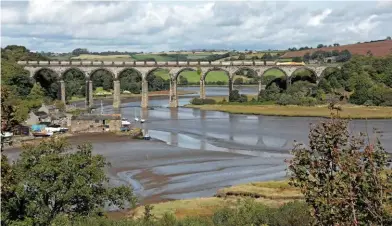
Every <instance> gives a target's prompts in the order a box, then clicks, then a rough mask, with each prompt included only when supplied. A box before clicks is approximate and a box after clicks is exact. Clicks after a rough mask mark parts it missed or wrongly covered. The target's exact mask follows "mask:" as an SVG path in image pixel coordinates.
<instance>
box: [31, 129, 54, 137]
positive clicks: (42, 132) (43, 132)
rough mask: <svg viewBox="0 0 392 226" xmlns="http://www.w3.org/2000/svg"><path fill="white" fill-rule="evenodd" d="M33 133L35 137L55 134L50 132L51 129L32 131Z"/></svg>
mask: <svg viewBox="0 0 392 226" xmlns="http://www.w3.org/2000/svg"><path fill="white" fill-rule="evenodd" d="M32 134H33V136H35V137H50V136H52V135H53V132H49V131H46V130H43V131H36V132H32Z"/></svg>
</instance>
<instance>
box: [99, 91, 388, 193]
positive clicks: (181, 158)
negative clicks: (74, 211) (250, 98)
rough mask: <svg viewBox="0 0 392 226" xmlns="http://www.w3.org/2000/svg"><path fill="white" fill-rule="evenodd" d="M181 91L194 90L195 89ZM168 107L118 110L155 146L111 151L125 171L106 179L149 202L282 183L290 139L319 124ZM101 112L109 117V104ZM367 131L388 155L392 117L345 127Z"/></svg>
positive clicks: (159, 103)
mask: <svg viewBox="0 0 392 226" xmlns="http://www.w3.org/2000/svg"><path fill="white" fill-rule="evenodd" d="M179 90H186V91H199V87H179ZM240 93H243V94H256V93H257V87H243V88H240ZM206 94H207V96H224V95H228V89H227V88H226V87H206ZM194 96H198V94H194V95H189V96H186V97H181V98H180V99H179V105H180V106H183V105H185V104H188V103H189V101H190V100H191V99H192V98H193V97H194ZM168 102H169V101H168V99H159V100H150V102H149V104H150V106H152V108H151V109H149V110H147V111H144V112H142V111H141V109H140V108H139V107H138V106H140V102H131V103H124V104H122V106H121V113H122V114H123V117H126V118H129V119H133V118H134V115H135V112H136V114H137V115H138V116H140V114H142V115H144V117H145V118H146V120H147V122H146V123H144V124H141V125H140V126H141V127H142V128H143V129H145V130H146V132H148V133H149V134H150V136H151V137H152V138H153V139H154V140H157V141H160V142H158V143H157V142H154V141H152V142H137V143H133V144H129V145H127V144H117V146H115V147H113V148H112V147H110V149H111V150H114V151H115V153H117V152H119V153H118V155H117V154H114V153H113V156H112V155H111V156H112V159H113V160H114V161H117V159H119V160H120V162H121V166H120V165H118V166H117V168H122V169H123V170H120V171H118V170H114V171H113V172H114V174H113V175H112V176H113V177H114V178H115V177H117V178H118V179H119V180H120V181H121V180H122V181H124V180H125V181H128V183H132V184H134V187H135V188H136V193H137V194H138V195H139V197H142V198H146V199H147V200H148V199H154V200H155V199H180V198H194V197H200V196H211V195H213V194H215V192H216V190H217V189H218V188H222V187H226V186H230V185H235V184H241V183H247V182H251V181H262V180H271V179H281V178H284V177H285V176H286V172H285V168H286V165H285V163H284V160H285V159H287V158H290V155H289V152H288V150H290V148H291V147H292V146H293V141H294V140H296V141H300V142H305V143H306V142H308V133H309V124H310V123H315V122H317V121H319V120H320V118H308V117H274V116H254V115H235V114H229V113H223V112H217V111H200V110H198V109H190V108H183V107H179V108H178V109H169V108H167V106H168ZM104 111H105V112H108V113H109V112H112V108H111V106H106V107H105V108H104ZM372 128H377V129H379V130H380V131H382V137H381V142H382V143H383V145H384V147H385V148H386V149H387V150H388V151H389V152H391V153H392V120H367V121H365V120H354V121H351V122H350V130H351V131H352V132H353V133H358V132H359V131H366V130H367V131H368V132H369V133H371V132H372ZM101 148H106V147H101ZM107 148H109V147H107ZM139 149H141V150H139ZM104 152H106V151H104ZM132 152H134V153H135V155H132ZM121 153H127V154H124V156H121ZM132 157H136V158H135V159H132ZM122 164H124V166H122ZM114 165H116V164H114ZM127 167H129V168H128V169H127ZM113 172H112V173H113Z"/></svg>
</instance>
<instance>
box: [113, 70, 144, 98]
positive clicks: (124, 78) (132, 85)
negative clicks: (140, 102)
mask: <svg viewBox="0 0 392 226" xmlns="http://www.w3.org/2000/svg"><path fill="white" fill-rule="evenodd" d="M119 80H120V89H121V90H123V91H124V90H127V91H130V92H131V93H134V94H139V93H141V91H142V77H141V76H140V75H139V74H138V73H137V72H136V71H134V70H131V69H129V70H124V71H123V72H122V73H121V74H120V76H119Z"/></svg>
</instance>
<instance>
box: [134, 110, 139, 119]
mask: <svg viewBox="0 0 392 226" xmlns="http://www.w3.org/2000/svg"><path fill="white" fill-rule="evenodd" d="M134 112H135V122H138V121H139V118H138V117H137V115H136V109H135V111H134Z"/></svg>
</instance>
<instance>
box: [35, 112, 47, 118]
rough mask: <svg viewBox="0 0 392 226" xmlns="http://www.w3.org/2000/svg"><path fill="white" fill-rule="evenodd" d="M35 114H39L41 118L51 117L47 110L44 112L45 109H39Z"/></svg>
mask: <svg viewBox="0 0 392 226" xmlns="http://www.w3.org/2000/svg"><path fill="white" fill-rule="evenodd" d="M34 114H35V115H36V116H38V117H39V118H47V117H49V115H48V114H47V113H46V112H44V111H37V112H34Z"/></svg>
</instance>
